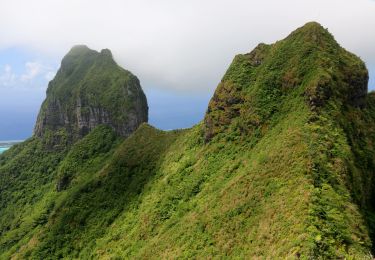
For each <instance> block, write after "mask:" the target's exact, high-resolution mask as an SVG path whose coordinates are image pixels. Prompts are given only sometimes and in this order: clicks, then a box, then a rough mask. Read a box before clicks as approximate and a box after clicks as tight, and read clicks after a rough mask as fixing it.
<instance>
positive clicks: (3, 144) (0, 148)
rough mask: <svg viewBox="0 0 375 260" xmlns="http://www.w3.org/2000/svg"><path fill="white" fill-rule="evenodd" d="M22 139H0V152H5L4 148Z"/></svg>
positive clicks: (6, 148)
mask: <svg viewBox="0 0 375 260" xmlns="http://www.w3.org/2000/svg"><path fill="white" fill-rule="evenodd" d="M20 142H22V141H18V140H17V141H14V140H11V141H0V154H1V153H3V152H5V151H6V150H8V149H9V148H10V147H12V145H15V144H17V143H20Z"/></svg>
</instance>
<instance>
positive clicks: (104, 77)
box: [35, 45, 148, 142]
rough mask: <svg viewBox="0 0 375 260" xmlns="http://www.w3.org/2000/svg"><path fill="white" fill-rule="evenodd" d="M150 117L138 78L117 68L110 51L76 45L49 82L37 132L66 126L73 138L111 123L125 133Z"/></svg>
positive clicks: (68, 135)
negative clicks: (99, 50) (98, 126)
mask: <svg viewBox="0 0 375 260" xmlns="http://www.w3.org/2000/svg"><path fill="white" fill-rule="evenodd" d="M147 120H148V106H147V100H146V97H145V95H144V93H143V90H142V88H141V86H140V83H139V80H138V78H137V77H136V76H134V75H133V74H132V73H131V72H129V71H127V70H124V69H123V68H121V67H120V66H118V65H117V63H116V62H115V61H114V59H113V57H112V54H111V52H110V50H108V49H104V50H102V51H101V52H97V51H94V50H91V49H89V48H88V47H86V46H83V45H78V46H75V47H73V48H72V49H71V50H70V51H69V53H68V54H67V55H65V57H64V58H63V60H62V62H61V67H60V69H59V70H58V72H57V74H56V76H55V78H54V79H53V80H52V81H51V82H50V83H49V85H48V89H47V98H46V100H45V101H44V102H43V104H42V107H41V109H40V112H39V115H38V120H37V123H36V127H35V134H36V136H43V135H45V134H46V132H48V131H52V132H55V131H57V130H61V129H63V130H65V131H66V132H67V137H68V139H69V141H72V142H74V141H76V140H77V139H79V138H81V137H82V136H84V135H85V134H87V133H88V132H89V131H90V130H92V128H94V127H95V126H97V125H99V124H107V125H110V126H112V128H113V129H115V131H116V132H117V133H118V134H119V135H121V136H127V135H129V134H130V133H131V132H133V131H134V130H135V129H136V128H137V127H138V126H139V124H141V123H142V122H147Z"/></svg>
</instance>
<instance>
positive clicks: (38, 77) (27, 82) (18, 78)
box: [0, 61, 56, 88]
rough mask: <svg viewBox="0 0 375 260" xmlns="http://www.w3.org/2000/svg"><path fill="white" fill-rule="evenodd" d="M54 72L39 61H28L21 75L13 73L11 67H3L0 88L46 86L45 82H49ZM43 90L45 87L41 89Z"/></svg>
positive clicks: (0, 74)
mask: <svg viewBox="0 0 375 260" xmlns="http://www.w3.org/2000/svg"><path fill="white" fill-rule="evenodd" d="M55 74H56V72H55V71H54V70H53V68H52V67H50V66H47V65H44V64H43V63H41V62H39V61H28V62H26V63H25V65H24V72H23V73H19V74H17V73H15V72H14V71H13V68H12V66H11V65H9V64H7V65H5V66H4V68H3V71H2V72H0V86H2V87H17V88H23V87H28V86H34V87H35V86H38V88H39V87H40V86H41V85H46V82H45V81H49V80H51V79H52V78H53V77H54V76H55ZM43 88H45V87H43Z"/></svg>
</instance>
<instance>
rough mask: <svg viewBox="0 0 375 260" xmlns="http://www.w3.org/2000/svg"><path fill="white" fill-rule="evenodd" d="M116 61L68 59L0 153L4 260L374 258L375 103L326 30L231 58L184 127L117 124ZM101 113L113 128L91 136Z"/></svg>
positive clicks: (353, 59)
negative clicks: (30, 122) (25, 133)
mask: <svg viewBox="0 0 375 260" xmlns="http://www.w3.org/2000/svg"><path fill="white" fill-rule="evenodd" d="M111 56H112V55H111V53H110V52H109V51H108V50H104V51H102V52H101V53H97V52H93V51H91V50H89V49H87V48H86V47H83V46H79V47H76V48H73V49H72V51H71V53H70V54H68V55H67V56H66V57H65V58H64V60H63V62H62V67H61V69H60V71H59V73H58V75H57V76H56V78H55V79H54V80H53V81H52V82H51V83H50V86H49V89H48V93H47V100H46V101H45V103H44V104H43V107H42V110H41V114H40V116H39V120H38V122H39V123H38V125H37V128H36V129H37V130H36V135H35V136H33V137H32V138H30V139H29V140H27V141H25V142H24V143H22V144H19V145H15V146H14V147H12V148H11V149H10V150H8V151H7V152H5V153H3V154H1V155H0V258H1V259H10V258H13V259H44V258H53V259H60V258H65V259H129V258H135V259H172V258H173V259H174V258H183V259H195V258H198V259H200V258H238V259H258V258H269V259H280V258H281V259H285V258H287V259H289V258H291V259H299V258H301V259H372V252H374V251H375V250H374V248H375V247H374V246H373V245H374V244H375V178H374V176H375V148H374V144H375V94H374V93H367V82H368V72H367V69H366V67H365V64H364V63H363V62H362V61H361V60H360V59H359V58H358V57H357V56H355V55H354V54H352V53H350V52H348V51H346V50H345V49H344V48H342V47H341V46H340V45H339V44H338V43H337V42H336V41H335V39H334V38H333V36H332V35H331V34H330V33H329V32H328V30H326V29H325V28H323V27H322V26H321V25H319V24H318V23H315V22H312V23H308V24H306V25H304V26H303V27H301V28H299V29H297V30H295V31H294V32H292V33H291V34H290V35H289V36H288V37H286V38H285V39H283V40H280V41H278V42H276V43H274V44H263V43H262V44H259V45H258V46H257V47H256V48H255V49H254V50H253V51H251V52H250V53H247V54H240V55H237V56H236V57H235V58H234V60H233V62H232V64H231V65H230V66H229V68H228V70H227V72H226V73H225V75H224V77H223V78H222V80H221V82H220V83H219V85H218V87H217V89H216V91H215V94H214V96H213V97H212V99H211V101H210V103H209V105H208V108H207V112H206V115H205V117H204V121H203V122H201V123H199V124H197V125H196V126H194V127H192V128H191V129H184V130H174V131H160V130H157V129H155V128H154V127H152V126H150V125H148V124H146V123H143V124H141V125H140V126H139V127H138V128H137V130H135V131H134V132H133V133H132V134H130V135H127V133H128V132H127V131H122V130H121V129H127V128H117V126H119V125H123V124H122V123H123V122H128V121H126V120H121V119H122V117H117V116H114V117H113V115H123V114H124V111H125V112H126V113H127V111H132V110H131V109H130V110H128V109H125V110H124V107H123V106H122V105H121V104H124V103H123V102H122V101H121V102H120V101H119V100H117V99H116V98H118V96H117V95H116V96H112V95H109V96H107V92H106V91H103V89H104V90H107V88H108V86H112V87H113V86H118V88H116V87H114V89H115V90H119V89H121V90H123V91H124V90H125V89H128V88H124V86H128V85H129V84H130V83H128V82H129V81H126V83H124V84H123V83H121V84H118V85H116V84H108V80H104V79H108V78H107V77H104V76H103V75H106V73H103V72H105V71H107V69H108V68H112V70H111V71H117V69H115V68H117V67H116V66H115V63H114V62H113V59H112V57H111ZM83 57H85V58H83ZM97 66H98V67H99V68H100V69H96V68H97ZM88 67H90V70H89V71H87V70H86V69H87V68H88ZM91 71H93V73H91ZM121 71H122V70H121ZM108 73H109V72H108ZM110 74H111V75H114V74H116V75H117V72H111V73H110ZM82 75H85V76H84V77H81V76H82ZM60 79H61V80H60ZM117 79H121V77H120V76H119V77H116V76H115V77H111V81H110V82H123V81H121V80H117ZM77 82H79V83H80V84H76V83H77ZM57 83H58V84H57ZM70 83H74V84H70ZM55 84H56V85H55ZM91 86H96V87H95V88H93V89H92V88H91ZM103 86H105V87H103ZM109 88H110V87H109ZM86 89H88V90H89V91H84V90H86ZM98 89H100V90H102V91H101V92H100V93H102V94H101V95H99V97H102V98H99V99H98V98H97V95H93V94H92V93H96V92H95V91H96V90H98ZM78 90H79V91H78ZM131 91H132V90H131ZM126 93H127V92H125V94H126ZM117 94H118V93H117ZM128 94H129V93H128ZM125 96H126V95H125ZM121 97H123V96H121V95H120V100H121ZM107 98H108V99H107ZM112 99H113V102H114V104H117V105H116V106H113V107H112V106H110V105H109V103H108V102H105V101H111V102H112ZM77 100H79V102H78V101H77ZM125 100H127V99H125ZM116 102H119V103H116ZM77 104H79V105H77ZM118 104H120V105H118ZM125 104H128V103H125ZM135 104H137V102H135ZM141 107H142V106H141ZM125 108H127V107H125ZM116 109H118V110H116ZM56 111H57V113H55V112H56ZM97 111H106V112H105V114H108V115H109V116H110V117H109V118H110V119H111V122H115V123H109V124H104V125H100V126H97V127H95V128H94V129H90V122H91V121H90V119H91V118H93V120H94V121H95V120H96V121H98V118H100V116H98V117H96V115H102V112H98V113H97ZM84 115H87V118H89V120H83V122H84V123H82V124H81V123H80V122H81V121H82V120H79V118H83V117H84ZM119 118H120V119H119ZM126 118H127V117H126ZM99 121H100V119H99ZM65 122H67V123H65ZM87 122H88V123H87ZM119 122H122V123H121V124H119ZM87 124H88V125H87ZM125 125H126V124H125ZM81 126H82V127H81ZM92 127H94V125H92ZM88 129H90V130H91V131H88ZM60 132H62V134H61V133H60ZM66 133H67V134H68V136H70V135H72V136H73V137H77V136H79V140H78V141H76V142H73V143H68V144H67V145H63V143H62V142H60V143H59V144H60V146H53V147H52V148H51V146H50V145H48V144H49V140H50V138H51V137H50V136H51V135H52V136H53V137H56V136H57V137H59V138H60V137H61V136H62V137H64V136H65V134H66ZM124 133H125V134H124ZM124 136H126V138H124ZM52 139H53V138H52ZM46 144H47V145H46ZM56 186H57V189H56Z"/></svg>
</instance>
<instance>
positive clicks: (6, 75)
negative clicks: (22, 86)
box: [0, 64, 17, 87]
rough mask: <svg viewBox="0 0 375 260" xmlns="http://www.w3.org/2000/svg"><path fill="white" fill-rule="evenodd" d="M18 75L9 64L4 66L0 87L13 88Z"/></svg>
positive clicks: (0, 75)
mask: <svg viewBox="0 0 375 260" xmlns="http://www.w3.org/2000/svg"><path fill="white" fill-rule="evenodd" d="M16 78H17V76H16V74H15V73H13V70H12V67H11V66H10V65H9V64H7V65H5V66H4V68H3V71H2V73H1V74H0V86H4V87H7V86H12V85H13V84H14V83H15V81H16Z"/></svg>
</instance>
